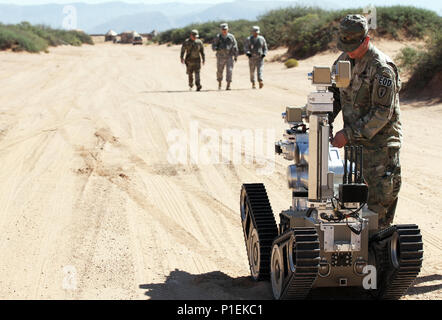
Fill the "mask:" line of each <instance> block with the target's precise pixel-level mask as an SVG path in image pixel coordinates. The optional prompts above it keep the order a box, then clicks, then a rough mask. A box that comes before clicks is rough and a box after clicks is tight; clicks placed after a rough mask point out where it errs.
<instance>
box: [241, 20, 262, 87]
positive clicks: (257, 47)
mask: <svg viewBox="0 0 442 320" xmlns="http://www.w3.org/2000/svg"><path fill="white" fill-rule="evenodd" d="M259 33H260V29H259V27H258V26H254V27H253V28H252V35H251V36H250V37H248V38H247V39H246V40H245V41H244V52H245V53H246V55H247V56H248V57H249V67H250V81H251V82H252V88H253V89H256V85H255V72H257V74H258V82H259V88H260V89H262V87H263V86H264V82H263V77H262V70H263V67H264V57H265V56H266V55H267V42H266V39H265V38H264V37H263V36H260V35H259Z"/></svg>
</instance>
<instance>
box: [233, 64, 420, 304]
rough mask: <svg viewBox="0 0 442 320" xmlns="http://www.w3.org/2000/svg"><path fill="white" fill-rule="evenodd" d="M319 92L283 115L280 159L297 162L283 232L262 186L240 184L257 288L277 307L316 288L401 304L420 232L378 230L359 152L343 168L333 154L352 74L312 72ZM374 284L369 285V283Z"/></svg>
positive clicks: (350, 151)
mask: <svg viewBox="0 0 442 320" xmlns="http://www.w3.org/2000/svg"><path fill="white" fill-rule="evenodd" d="M309 76H310V78H311V80H312V84H313V85H315V86H316V88H317V89H316V92H313V93H311V94H310V95H309V97H308V103H307V105H306V106H303V107H287V109H286V112H285V113H283V118H284V119H285V122H286V123H287V124H288V125H289V129H288V130H287V131H286V132H285V134H284V138H285V140H282V141H278V142H277V143H276V144H275V151H276V153H277V154H280V155H282V156H283V157H284V158H285V159H287V160H290V161H294V164H292V165H290V166H289V167H288V171H287V178H288V186H289V188H290V189H291V190H292V205H291V206H290V208H289V209H288V210H285V211H283V212H281V213H280V214H279V217H280V222H279V227H278V226H277V225H276V221H275V217H274V215H273V211H272V208H271V205H270V202H269V199H268V196H267V192H266V189H265V187H264V185H263V184H260V183H252V184H243V186H242V189H241V196H240V212H241V222H242V227H243V232H244V239H245V244H246V249H247V255H248V260H249V265H250V271H251V275H252V277H253V279H254V280H256V281H258V280H268V279H270V282H271V286H272V291H273V296H274V298H275V299H304V298H306V297H307V296H308V294H309V292H310V290H311V289H312V288H320V287H364V288H365V289H370V293H371V294H372V296H373V297H375V298H379V299H399V298H400V297H401V296H402V295H403V294H405V293H406V291H407V289H408V288H409V286H410V285H411V284H412V283H413V281H414V280H415V279H416V277H417V275H418V274H419V272H420V269H421V266H422V260H423V243H422V235H421V233H420V230H419V228H418V226H416V225H412V224H410V225H394V226H391V227H389V228H386V229H383V230H378V216H377V214H376V213H375V212H372V211H370V210H368V209H367V208H366V206H365V205H366V203H367V198H368V187H367V185H366V184H365V182H364V177H363V168H362V155H363V153H362V147H360V146H347V147H345V152H344V154H345V156H344V161H342V159H341V156H340V154H339V151H338V149H336V148H333V147H331V146H330V143H329V139H330V126H329V124H328V114H329V113H330V112H332V111H333V94H332V93H331V92H329V91H328V87H329V86H331V85H333V84H335V85H336V86H337V87H347V86H348V85H349V83H350V81H351V66H350V63H349V62H348V61H340V62H338V64H337V67H336V70H331V69H330V68H329V67H315V68H314V70H313V73H311V74H309ZM369 275H370V276H372V277H373V276H375V277H374V278H371V279H374V280H372V281H369V280H365V281H364V279H367V277H368V276H369Z"/></svg>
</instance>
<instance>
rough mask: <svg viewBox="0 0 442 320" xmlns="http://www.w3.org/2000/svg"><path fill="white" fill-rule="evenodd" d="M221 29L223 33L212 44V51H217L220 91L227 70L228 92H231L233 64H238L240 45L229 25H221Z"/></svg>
mask: <svg viewBox="0 0 442 320" xmlns="http://www.w3.org/2000/svg"><path fill="white" fill-rule="evenodd" d="M220 27H221V33H219V34H218V35H217V36H216V37H215V39H214V41H213V43H212V49H213V50H214V51H216V60H217V80H218V89H219V90H221V85H222V80H223V72H224V68H226V81H227V86H226V90H230V83H231V82H232V72H233V64H234V61H235V62H236V61H237V60H238V44H237V42H236V39H235V36H234V35H233V34H231V33H229V26H228V24H227V23H223V24H221V26H220Z"/></svg>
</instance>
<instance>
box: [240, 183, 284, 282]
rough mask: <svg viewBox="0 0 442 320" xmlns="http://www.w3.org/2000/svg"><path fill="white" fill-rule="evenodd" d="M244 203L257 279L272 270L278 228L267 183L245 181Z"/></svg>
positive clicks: (249, 252)
mask: <svg viewBox="0 0 442 320" xmlns="http://www.w3.org/2000/svg"><path fill="white" fill-rule="evenodd" d="M240 207H241V221H242V226H243V231H244V241H245V245H246V249H247V256H248V260H249V265H250V271H251V274H252V277H253V279H254V280H256V281H259V280H266V279H268V278H269V274H270V254H271V250H272V243H273V240H274V239H275V238H276V237H277V236H278V228H277V226H276V222H275V217H274V216H273V211H272V207H271V206H270V202H269V199H268V196H267V192H266V189H265V187H264V185H263V184H261V183H256V184H244V185H243V186H242V189H241V199H240Z"/></svg>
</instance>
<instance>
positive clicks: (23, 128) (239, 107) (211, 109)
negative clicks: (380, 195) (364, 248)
mask: <svg viewBox="0 0 442 320" xmlns="http://www.w3.org/2000/svg"><path fill="white" fill-rule="evenodd" d="M401 46H403V44H399V43H386V42H383V43H380V47H381V48H382V49H385V50H386V51H387V52H388V53H390V54H392V55H394V54H395V53H397V51H398V49H399V48H400V47H401ZM277 53H281V50H279V51H275V52H272V54H277ZM207 54H208V58H207V64H206V66H205V67H204V68H203V71H202V79H203V86H204V88H203V92H200V93H197V92H189V91H188V88H187V82H186V74H185V70H184V67H183V66H182V65H181V64H180V62H179V59H178V58H179V48H178V47H166V46H161V47H158V46H136V47H134V46H131V45H126V46H124V45H112V44H99V45H96V46H83V47H81V48H72V47H60V48H55V49H51V52H50V53H49V54H40V55H33V54H13V53H0V92H1V94H0V163H1V167H0V168H1V169H0V255H1V258H0V298H1V299H18V298H20V299H22V298H23V299H146V298H147V299H184V298H190V299H247V298H252V299H255V298H259V299H270V298H271V292H270V287H269V285H268V284H267V283H254V282H253V281H251V280H250V277H249V270H248V263H247V257H246V250H245V247H244V240H243V234H242V229H241V223H240V216H239V191H240V188H241V184H242V183H245V182H263V183H265V184H266V187H267V189H268V193H269V196H270V200H271V203H272V206H273V209H274V212H275V215H277V214H278V213H279V212H280V211H281V210H283V209H286V208H287V207H288V206H289V205H290V192H289V190H288V189H287V187H286V177H285V170H286V167H287V165H288V164H289V162H287V161H285V160H283V159H282V158H275V161H276V162H275V166H274V172H273V174H271V175H263V172H262V170H260V169H262V164H260V161H261V160H262V158H261V159H260V158H259V157H258V158H257V159H255V160H256V163H247V162H246V160H245V158H243V159H242V161H240V163H236V162H234V161H233V160H232V161H230V162H228V161H227V162H226V163H221V162H220V161H218V163H213V161H212V162H211V163H206V164H205V163H203V161H201V159H200V161H198V162H196V163H192V162H191V161H190V160H189V159H187V161H185V163H184V164H174V163H172V161H171V158H170V157H169V158H168V154H169V156H170V152H169V151H170V150H169V149H170V148H171V146H173V145H175V146H176V145H177V144H176V141H175V140H174V139H172V140H171V137H172V138H173V137H175V138H177V137H179V139H183V140H180V141H181V146H187V145H189V143H190V140H191V132H192V125H194V126H195V125H196V124H197V125H198V127H199V130H200V131H201V132H206V133H207V132H211V133H212V134H221V133H222V131H223V130H224V129H232V128H234V129H241V130H243V129H250V130H258V131H259V129H262V130H264V133H268V132H267V131H266V130H267V129H270V130H274V134H273V136H272V135H271V134H265V135H264V139H263V140H264V141H266V142H268V143H269V144H270V145H272V144H273V142H274V140H276V139H279V138H281V136H282V132H283V129H284V128H285V126H284V124H283V121H282V120H281V118H280V113H281V112H282V111H284V109H285V106H286V105H298V104H299V105H301V104H302V105H303V104H304V103H305V101H306V96H307V94H308V93H309V92H310V91H311V90H312V89H313V88H312V87H311V86H310V84H309V82H308V81H307V78H306V74H307V72H309V71H310V70H311V69H312V66H313V65H315V64H316V65H330V64H331V63H332V62H333V61H334V59H335V58H336V57H337V55H338V54H337V53H324V54H320V55H317V56H315V57H313V58H310V59H308V60H305V61H302V62H301V63H300V66H299V67H298V68H295V69H290V70H287V69H285V67H284V66H283V65H282V64H279V63H268V64H266V66H265V78H266V86H265V88H264V89H263V90H255V91H253V90H251V89H250V84H249V82H248V66H247V60H246V58H245V57H240V59H239V62H238V63H237V65H236V66H235V69H234V83H233V90H232V91H230V92H226V91H224V90H223V91H220V92H219V91H217V90H215V89H216V87H217V83H216V80H215V58H214V55H213V53H212V52H210V51H209V50H207ZM402 111H403V113H402V121H403V126H404V147H403V151H402V164H403V172H404V175H403V177H404V178H403V188H402V191H401V193H400V202H399V207H398V210H397V218H396V222H398V223H417V224H419V226H420V227H421V229H422V232H423V236H424V242H425V260H424V267H423V269H422V272H421V274H420V276H419V279H418V280H417V282H416V285H415V286H414V288H411V289H410V290H409V292H408V295H407V296H406V297H405V298H406V299H437V298H438V299H441V298H442V267H441V264H442V255H441V246H442V236H441V218H442V214H441V210H440V208H441V207H442V199H441V187H442V169H441V167H440V166H439V164H440V163H442V153H441V151H440V150H441V149H442V140H441V139H440V132H441V130H442V125H441V121H440V119H441V118H442V105H433V106H426V105H422V104H421V105H407V104H404V103H403V104H402ZM204 129H211V130H212V131H207V130H204ZM179 130H181V131H179ZM269 132H271V131H269ZM175 133H177V135H176V136H174V134H175ZM200 138H201V139H200V140H201V141H200V146H201V149H200V151H201V150H202V151H201V152H202V153H201V154H203V153H204V152H203V151H204V146H207V142H208V140H210V139H209V138H208V137H200ZM212 138H213V136H212ZM168 139H169V140H168ZM186 139H187V141H186ZM213 139H214V138H213ZM271 150H273V149H272V148H271ZM242 153H243V155H252V153H251V152H250V150H249V151H248V150H245V149H244V150H243V151H242ZM270 154H272V152H270ZM272 156H273V155H272ZM218 160H219V158H218Z"/></svg>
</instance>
